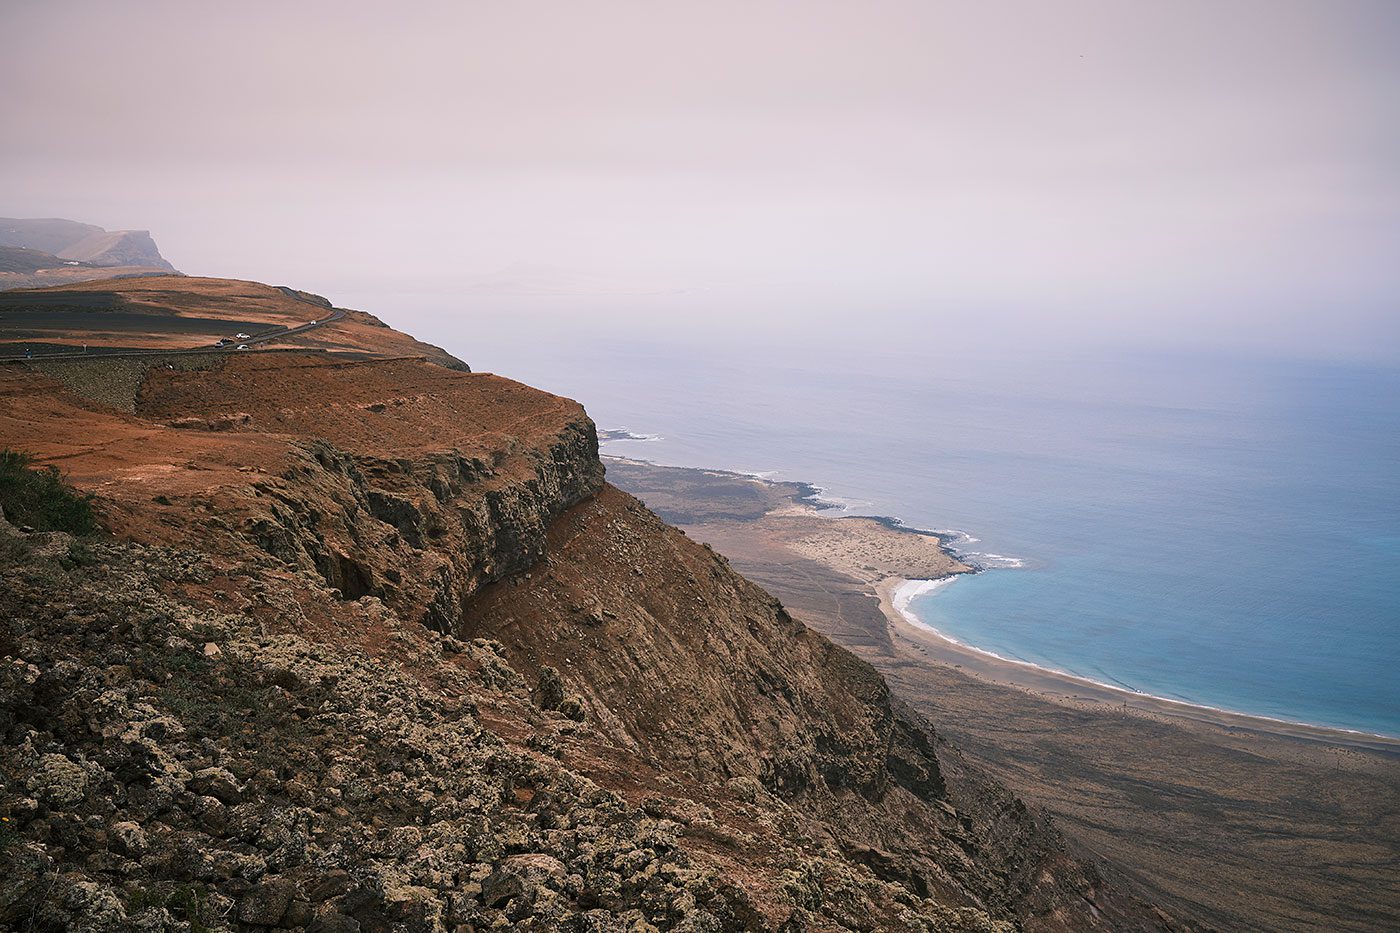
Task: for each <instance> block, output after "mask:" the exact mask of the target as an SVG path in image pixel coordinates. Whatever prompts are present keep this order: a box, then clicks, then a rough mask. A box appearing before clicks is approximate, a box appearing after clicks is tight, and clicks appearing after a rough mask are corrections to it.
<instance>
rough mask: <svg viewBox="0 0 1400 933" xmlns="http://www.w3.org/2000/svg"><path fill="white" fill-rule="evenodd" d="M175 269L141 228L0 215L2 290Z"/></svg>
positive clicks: (0, 281)
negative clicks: (24, 218)
mask: <svg viewBox="0 0 1400 933" xmlns="http://www.w3.org/2000/svg"><path fill="white" fill-rule="evenodd" d="M175 271H176V269H175V267H174V266H172V265H171V264H170V263H169V262H167V261H166V259H165V257H164V256H162V255H161V254H160V250H159V249H157V248H156V244H155V240H153V239H151V235H150V234H149V233H148V232H146V231H145V230H104V229H102V228H101V227H97V226H93V225H92V224H81V223H78V222H77V221H73V220H60V219H57V218H50V219H42V220H23V219H19V218H14V217H0V291H3V290H6V289H12V288H42V287H44V286H48V285H64V284H68V283H72V282H86V281H88V280H90V279H107V278H120V277H128V276H142V275H168V274H170V273H172V272H175Z"/></svg>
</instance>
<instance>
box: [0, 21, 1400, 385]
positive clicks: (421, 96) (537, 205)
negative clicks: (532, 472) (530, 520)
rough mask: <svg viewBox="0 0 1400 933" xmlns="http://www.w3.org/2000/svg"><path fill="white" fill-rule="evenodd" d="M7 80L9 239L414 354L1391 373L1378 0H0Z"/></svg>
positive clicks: (1, 115) (1398, 346)
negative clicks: (825, 348)
mask: <svg viewBox="0 0 1400 933" xmlns="http://www.w3.org/2000/svg"><path fill="white" fill-rule="evenodd" d="M0 88H2V89H3V90H0V133H3V137H2V138H3V146H2V147H0V215H12V216H13V215H18V216H63V217H71V218H74V219H78V220H86V221H91V222H94V223H98V224H101V225H103V226H106V227H109V228H128V227H136V228H148V229H150V230H152V231H153V233H154V235H155V237H156V240H157V242H158V243H159V244H160V246H161V248H162V250H163V251H164V253H165V255H166V256H167V257H168V258H169V259H170V260H171V261H172V262H174V263H175V265H176V266H178V267H179V268H181V269H182V270H184V271H186V272H190V273H194V274H204V275H225V276H237V277H247V278H255V279H259V280H263V281H271V282H276V283H286V284H293V285H297V286H299V287H304V288H308V289H311V290H314V291H319V292H322V293H324V294H326V295H328V296H329V297H331V298H333V299H334V300H336V301H337V302H340V303H346V304H354V305H358V306H361V307H366V308H367V309H369V310H374V311H377V312H380V313H381V314H383V316H385V317H387V318H389V319H390V320H391V321H395V322H399V321H405V320H406V321H407V322H408V323H411V324H413V325H414V326H415V327H417V328H418V329H419V330H423V329H425V327H427V328H428V329H429V330H430V331H432V332H430V333H429V334H427V336H434V335H435V334H436V335H438V336H440V335H441V334H442V333H443V332H446V331H449V330H461V329H462V328H469V327H472V326H476V323H477V322H483V321H497V322H499V321H500V320H501V319H503V318H510V319H512V320H514V321H515V322H516V323H517V324H519V323H520V322H522V321H523V322H528V324H529V326H531V327H533V326H536V325H537V324H538V323H540V322H547V323H559V322H566V323H571V324H573V325H581V324H582V323H583V322H589V323H590V324H597V325H598V326H604V327H607V326H614V325H618V324H622V323H626V324H627V325H628V326H635V327H638V328H641V329H643V330H646V331H648V332H657V333H668V332H677V333H679V332H681V331H683V330H687V329H690V328H693V327H696V326H702V327H706V328H710V329H712V330H717V329H724V328H732V327H734V326H742V327H745V328H751V329H755V330H764V329H767V330H770V331H772V330H791V329H793V328H801V329H803V330H804V331H806V332H808V333H820V334H830V335H835V336H836V338H837V339H838V340H852V339H858V338H859V334H860V333H861V332H862V331H861V329H862V328H868V327H870V326H871V325H876V326H880V327H883V328H884V330H883V331H882V332H883V333H885V334H890V335H895V336H896V338H897V339H898V340H899V341H900V342H908V341H917V340H942V339H949V340H964V341H969V342H972V343H976V342H977V341H979V340H980V341H983V342H989V341H996V340H1000V339H1005V338H1007V337H1009V336H1016V335H1019V336H1021V337H1023V338H1025V339H1026V340H1027V341H1029V345H1035V344H1036V343H1037V342H1044V343H1045V345H1047V346H1051V345H1060V344H1067V345H1073V344H1075V343H1076V342H1079V341H1090V342H1092V341H1106V342H1109V343H1124V344H1133V343H1146V344H1153V345H1166V346H1174V345H1180V344H1186V345H1199V344H1205V345H1210V346H1217V347H1222V348H1227V349H1239V348H1244V349H1248V350H1255V351H1264V352H1271V353H1273V352H1280V353H1289V354H1294V353H1300V354H1309V355H1311V354H1317V355H1324V356H1341V357H1345V356H1350V355H1361V356H1370V357H1381V358H1386V359H1400V3H1397V2H1394V0H1379V2H1374V3H1367V2H1350V0H1315V2H1305V3H1297V2H1285V0H1261V2H1231V0H1211V2H1183V0H1172V2H1165V0H1163V2H1147V0H1108V2H1050V0H1037V2H1024V3H997V2H968V3H936V2H911V3H892V2H867V0H862V2H854V0H852V2H845V3H823V2H793V3H763V2H742V3H726V2H715V0H704V2H699V0H696V2H690V3H673V2H662V0H648V2H636V3H622V2H558V3H530V2H491V3H484V2H453V3H440V4H439V3H397V4H386V3H351V2H345V0H340V2H334V3H310V2H296V3H291V2H277V3H256V2H239V3H212V2H211V3H202V2H189V0H185V2H172V3H158V2H123V3H110V2H86V3H83V2H63V0H32V2H25V0H0ZM696 322H699V324H697V323H696ZM439 328H441V330H440V329H439Z"/></svg>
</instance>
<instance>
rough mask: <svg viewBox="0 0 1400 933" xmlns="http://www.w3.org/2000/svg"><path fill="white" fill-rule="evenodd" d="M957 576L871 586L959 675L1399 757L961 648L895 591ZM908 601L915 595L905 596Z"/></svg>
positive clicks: (1379, 742) (888, 610)
mask: <svg viewBox="0 0 1400 933" xmlns="http://www.w3.org/2000/svg"><path fill="white" fill-rule="evenodd" d="M956 579H957V576H956V575H955V576H948V577H942V578H938V579H935V580H931V581H926V580H911V579H908V578H905V577H899V576H889V577H886V578H885V579H883V580H881V581H880V582H879V583H877V584H876V585H875V594H876V596H877V597H878V598H879V600H880V611H881V612H882V613H884V615H885V618H886V619H888V620H889V623H890V627H891V628H892V629H894V630H895V631H896V632H898V633H899V634H900V635H901V636H903V637H904V638H905V639H906V640H908V641H911V642H914V643H916V644H918V645H920V646H922V647H923V648H924V649H926V651H927V652H928V653H929V654H931V657H930V660H933V661H936V662H939V663H943V664H947V665H950V666H952V667H955V668H958V669H959V670H960V671H961V672H962V673H964V674H967V675H968V676H971V677H977V678H979V679H982V680H987V681H990V682H992V683H995V684H999V685H1002V686H1007V687H1012V688H1016V689H1020V690H1026V691H1029V692H1031V693H1035V694H1038V695H1040V696H1042V697H1045V698H1047V699H1050V700H1053V701H1055V702H1058V703H1064V704H1067V705H1070V706H1075V707H1099V708H1102V707H1104V706H1110V707H1113V708H1114V709H1116V710H1125V709H1126V710H1129V711H1132V712H1135V713H1138V714H1147V715H1156V716H1166V717H1170V718H1173V719H1188V720H1191V721H1193V722H1203V723H1208V724H1210V725H1213V726H1218V727H1221V728H1224V729H1230V730H1235V729H1245V730H1249V731H1253V732H1267V733H1270V734H1272V735H1282V736H1286V737H1289V738H1293V739H1301V740H1305V741H1312V742H1325V743H1328V744H1333V745H1338V744H1340V745H1347V746H1351V747H1361V748H1366V749H1369V750H1371V751H1378V752H1384V753H1388V754H1393V755H1400V737H1397V736H1389V735H1384V734H1381V733H1375V732H1366V731H1364V730H1361V729H1347V728H1344V727H1341V726H1324V725H1316V724H1314V723H1306V722H1296V721H1294V720H1289V719H1279V718H1275V717H1272V716H1261V715H1259V714H1256V713H1243V712H1238V711H1236V710H1229V709H1222V708H1220V707H1215V706H1209V705H1206V704H1203V703H1191V702H1188V701H1186V700H1173V699H1170V698H1168V697H1159V696H1156V695H1154V694H1150V693H1138V692H1137V691H1134V690H1128V689H1125V688H1123V687H1116V686H1113V685H1112V684H1105V683H1101V682H1099V681H1096V680H1092V679H1090V678H1088V677H1083V676H1081V675H1078V674H1071V673H1069V672H1067V671H1058V670H1055V669H1054V668H1049V667H1044V666H1042V665H1039V664H1035V663H1032V662H1030V661H1018V660H1015V659H1013V658H1004V657H1002V656H1001V655H998V654H996V653H994V652H991V651H988V650H986V649H984V648H978V647H976V646H975V645H968V644H964V643H963V642H960V641H958V640H957V639H955V638H952V637H950V636H948V635H945V634H943V633H942V632H940V631H938V630H937V629H935V628H933V627H932V626H929V625H925V624H924V623H923V622H921V621H917V620H918V617H917V616H915V615H914V614H913V613H912V612H910V611H909V610H908V609H907V608H905V607H904V606H902V605H900V597H901V594H900V593H899V590H900V589H902V588H904V587H906V586H911V585H912V586H917V585H920V584H925V583H935V584H937V583H951V582H952V581H953V580H956ZM909 595H910V596H912V595H915V594H909Z"/></svg>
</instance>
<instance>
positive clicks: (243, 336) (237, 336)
mask: <svg viewBox="0 0 1400 933" xmlns="http://www.w3.org/2000/svg"><path fill="white" fill-rule="evenodd" d="M233 338H234V339H235V340H247V339H248V335H247V334H234V335H233Z"/></svg>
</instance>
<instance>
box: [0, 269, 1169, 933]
mask: <svg viewBox="0 0 1400 933" xmlns="http://www.w3.org/2000/svg"><path fill="white" fill-rule="evenodd" d="M169 282H170V283H171V284H170V285H169V286H168V287H169V289H170V290H171V291H172V294H168V295H167V296H166V299H165V300H167V301H168V302H171V303H174V304H178V303H179V302H180V301H182V300H183V299H180V298H178V297H175V296H174V295H173V292H174V290H176V289H188V287H189V284H190V283H189V280H182V279H171V280H169ZM146 284H148V285H149V284H150V283H146ZM244 284H246V283H244ZM146 300H148V301H150V300H153V299H151V298H150V297H149V296H148V297H147V299H146ZM342 324H343V325H344V326H345V327H346V328H347V331H346V333H347V343H348V346H347V347H345V348H334V347H330V346H326V347H324V349H346V350H350V351H352V352H350V353H348V354H346V353H336V352H331V353H325V352H315V351H313V350H307V351H294V350H287V351H283V352H276V353H264V352H259V351H249V352H245V353H243V354H224V355H217V356H214V357H211V358H209V359H208V360H207V361H205V362H201V363H200V364H199V365H198V366H197V367H190V368H182V367H175V366H165V365H152V366H151V367H150V368H149V369H147V370H145V371H144V372H142V373H141V374H140V378H139V380H137V381H136V382H135V384H134V388H133V391H132V395H131V397H130V410H129V411H123V410H121V408H120V407H116V406H113V405H112V404H110V401H111V400H110V398H107V397H106V396H101V395H99V396H94V395H92V394H91V393H89V394H88V395H87V396H86V397H85V396H84V395H82V394H79V393H82V392H84V391H86V389H85V387H86V386H88V385H90V384H92V383H91V381H90V380H89V381H84V380H76V379H68V380H66V381H60V380H59V379H57V378H55V377H54V376H51V375H48V374H46V371H45V370H44V369H43V368H42V367H40V366H37V365H34V364H27V363H23V362H14V363H10V364H7V365H4V366H0V446H4V447H8V448H14V449H22V450H27V451H30V452H32V453H33V454H34V455H35V457H36V458H37V460H38V461H39V462H40V463H45V464H54V465H57V466H59V467H61V468H62V470H63V471H64V472H65V474H66V477H67V480H68V481H69V482H71V483H72V484H73V485H74V486H76V487H77V488H78V489H80V490H82V491H85V492H90V493H92V494H93V495H94V496H95V500H94V501H95V504H96V506H97V508H98V511H99V514H100V516H101V519H102V521H103V523H104V524H105V526H106V529H107V531H106V533H104V534H103V535H99V536H97V537H95V538H78V539H74V538H72V537H70V536H68V535H66V534H64V533H62V532H45V531H42V530H32V531H24V530H22V529H16V528H14V527H12V526H11V525H10V524H9V523H5V524H3V525H0V538H3V543H0V559H3V561H5V563H6V566H5V568H4V574H5V579H6V580H7V583H8V584H10V585H7V586H6V587H5V589H4V590H3V592H2V593H0V619H3V628H2V629H0V654H2V655H3V656H4V660H3V671H2V672H0V678H2V679H0V691H3V692H0V728H3V729H4V730H5V750H4V756H3V760H0V775H3V780H4V791H3V799H0V811H3V816H4V817H5V820H4V822H3V824H0V825H3V830H0V833H3V835H0V859H3V861H4V865H3V867H0V879H2V880H0V925H3V926H8V927H12V928H17V929H41V930H57V929H69V928H74V929H78V928H82V929H94V930H97V929H164V928H169V929H188V930H199V929H250V930H252V929H267V928H287V929H306V930H318V931H352V930H365V931H389V930H395V931H397V930H404V931H408V930H424V931H429V930H444V929H447V930H479V929H507V928H513V929H538V930H555V929H575V930H646V929H688V930H764V929H771V930H778V929H787V930H799V929H810V930H839V929H851V930H880V929H884V930H1012V929H1026V930H1047V931H1049V930H1094V929H1103V930H1107V929H1130V930H1136V929H1142V930H1147V929H1183V928H1185V926H1184V925H1183V924H1181V923H1179V922H1177V921H1174V920H1172V919H1171V918H1169V917H1168V916H1167V915H1166V914H1164V913H1163V912H1161V911H1160V910H1158V909H1157V908H1154V907H1152V906H1150V905H1149V904H1147V903H1145V902H1143V901H1141V900H1139V899H1138V898H1137V897H1135V896H1133V895H1132V894H1131V893H1128V892H1127V891H1125V890H1124V889H1123V888H1122V887H1121V886H1120V885H1118V884H1115V883H1113V882H1111V881H1109V880H1106V877H1105V872H1104V869H1102V868H1101V867H1100V866H1098V865H1097V864H1096V863H1095V862H1093V861H1092V860H1087V859H1086V858H1084V857H1083V854H1082V853H1080V852H1078V851H1077V850H1076V849H1075V848H1074V847H1073V846H1072V844H1071V843H1069V842H1068V841H1066V840H1065V839H1064V838H1063V837H1062V836H1061V835H1060V833H1059V832H1058V831H1057V830H1056V829H1055V827H1054V826H1053V824H1052V822H1051V821H1050V820H1048V819H1047V818H1046V817H1044V816H1043V815H1041V814H1040V813H1038V812H1037V811H1035V810H1033V809H1031V808H1028V807H1027V806H1026V805H1025V804H1024V803H1022V802H1021V800H1020V799H1018V798H1017V797H1016V796H1015V795H1014V794H1012V793H1011V792H1009V791H1008V790H1006V789H1005V787H1003V786H1002V785H1001V784H999V783H998V782H997V781H995V780H994V779H992V778H991V777H989V776H988V775H987V774H986V773H985V772H984V771H982V770H981V769H980V768H979V767H978V766H976V765H975V764H973V763H972V762H971V761H969V760H968V759H967V758H965V757H964V756H963V755H962V754H961V753H959V752H958V751H957V750H956V749H954V748H953V747H951V746H950V745H949V744H948V743H947V742H946V741H945V739H944V738H943V736H942V734H941V733H940V731H939V729H938V728H936V726H935V725H931V724H930V723H929V722H928V721H927V720H925V719H924V718H923V717H922V716H921V715H920V714H918V713H916V712H915V711H913V710H912V709H911V708H909V707H908V706H906V705H905V704H903V703H902V702H900V701H899V700H898V699H897V698H896V697H894V696H893V695H892V694H891V691H890V689H889V687H888V685H887V684H886V682H885V681H884V679H883V678H882V677H881V676H880V675H879V674H878V673H877V672H876V671H875V670H874V669H873V668H872V667H871V666H869V665H868V664H867V663H865V662H863V661H861V660H859V659H858V658H856V657H855V656H854V655H852V654H851V653H849V652H848V651H846V650H844V649H842V648H839V647H837V646H836V645H834V644H832V643H831V642H830V641H828V640H827V639H826V638H825V637H823V636H821V635H819V634H817V633H816V632H814V631H812V630H811V629H809V628H807V627H806V626H805V625H804V624H803V623H802V622H800V621H798V620H797V619H795V618H794V617H793V616H792V615H790V614H789V613H788V611H787V610H785V609H784V608H783V606H782V605H781V604H779V603H778V602H777V601H776V600H775V599H774V598H773V597H772V596H770V595H768V594H767V593H765V592H764V591H763V590H761V589H759V588H758V587H757V586H755V585H754V584H752V583H750V582H749V581H747V580H745V579H744V578H743V577H741V576H739V575H738V574H737V573H735V572H734V571H733V570H732V569H731V568H730V566H729V564H728V562H727V561H726V560H725V559H724V558H723V557H722V556H720V555H719V554H717V553H716V552H714V551H713V550H711V549H709V548H708V547H705V546H703V545H701V544H698V543H696V542H694V541H692V540H691V539H690V538H688V537H687V536H686V535H684V534H683V533H681V532H680V531H678V530H676V529H675V528H673V527H670V526H668V525H666V524H665V523H663V522H662V521H661V520H660V519H659V518H657V517H656V516H655V515H654V514H652V513H651V512H650V511H648V510H647V509H646V508H645V507H644V506H643V505H642V504H641V503H640V502H638V501H637V500H636V499H633V498H632V497H630V496H628V495H626V494H625V493H622V492H620V491H618V490H617V489H615V488H613V487H612V486H610V485H608V483H607V482H606V480H605V477H604V470H603V465H602V463H601V461H600V460H599V458H598V452H597V436H596V432H595V430H594V427H593V424H592V422H591V421H590V420H589V419H588V417H587V415H586V414H585V412H584V410H583V409H582V408H581V407H580V406H579V405H578V404H576V403H574V402H571V401H569V400H566V399H561V398H558V397H555V396H551V395H548V394H546V393H543V392H539V391H536V390H533V389H530V388H528V387H526V386H523V385H520V384H518V383H514V382H511V381H510V380H507V379H503V378H501V377H498V376H494V375H489V374H476V373H468V372H464V371H462V369H461V368H449V365H451V364H453V363H455V361H452V360H451V358H447V359H446V360H441V359H439V360H435V359H433V358H432V357H431V356H429V357H426V358H425V357H422V356H418V357H415V358H405V357H404V356H402V355H401V354H400V349H399V348H401V347H403V346H405V345H406V342H407V341H409V340H410V338H406V337H405V336H404V335H399V334H397V333H396V332H392V331H388V329H387V328H382V327H381V328H378V330H379V331H382V332H384V333H383V337H384V344H383V349H382V350H378V352H376V350H377V348H376V347H375V346H374V345H373V341H372V338H373V336H374V334H373V333H371V331H370V330H369V329H368V328H370V327H371V325H368V324H365V323H363V322H356V321H354V320H347V321H345V322H342V321H340V320H337V321H334V322H332V323H331V324H329V325H327V326H326V327H324V328H320V329H319V330H318V331H316V332H315V333H316V334H317V335H318V338H319V339H321V340H323V341H326V342H331V341H333V340H334V339H335V338H334V335H335V333H336V331H337V329H338V328H340V327H342ZM356 328H360V329H356ZM110 362H115V361H83V363H84V365H88V366H101V365H105V363H110ZM441 364H447V365H441ZM99 398H101V399H104V400H98V399H99Z"/></svg>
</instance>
